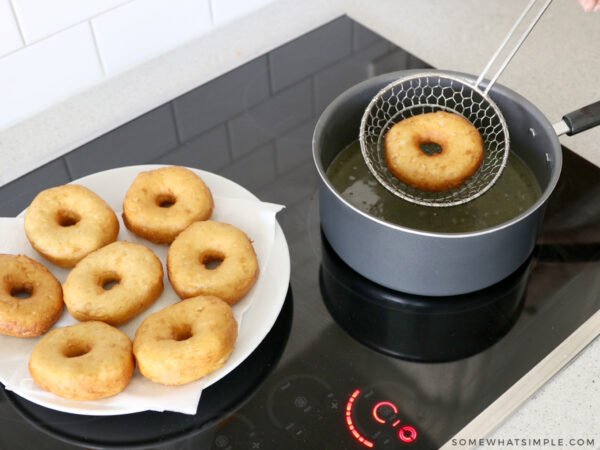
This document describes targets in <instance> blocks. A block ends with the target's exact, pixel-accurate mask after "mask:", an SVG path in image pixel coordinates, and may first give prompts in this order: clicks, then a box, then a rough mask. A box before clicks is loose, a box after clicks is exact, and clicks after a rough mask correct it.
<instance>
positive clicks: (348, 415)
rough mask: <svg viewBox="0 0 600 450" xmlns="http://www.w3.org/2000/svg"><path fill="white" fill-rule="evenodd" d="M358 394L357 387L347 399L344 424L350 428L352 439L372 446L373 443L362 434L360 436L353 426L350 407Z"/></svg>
mask: <svg viewBox="0 0 600 450" xmlns="http://www.w3.org/2000/svg"><path fill="white" fill-rule="evenodd" d="M359 394H360V390H358V389H357V390H355V391H354V392H353V393H352V395H351V396H350V398H349V399H348V403H347V404H346V424H347V425H348V430H350V433H352V436H354V439H356V440H357V441H358V442H360V443H361V444H363V445H364V446H366V447H369V448H372V447H373V443H372V442H371V441H369V440H367V439H365V438H364V436H362V435H361V434H360V433H359V432H358V430H357V429H356V427H355V426H354V421H353V420H352V408H353V406H354V400H356V397H358V396H359Z"/></svg>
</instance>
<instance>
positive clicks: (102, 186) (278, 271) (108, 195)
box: [0, 165, 290, 415]
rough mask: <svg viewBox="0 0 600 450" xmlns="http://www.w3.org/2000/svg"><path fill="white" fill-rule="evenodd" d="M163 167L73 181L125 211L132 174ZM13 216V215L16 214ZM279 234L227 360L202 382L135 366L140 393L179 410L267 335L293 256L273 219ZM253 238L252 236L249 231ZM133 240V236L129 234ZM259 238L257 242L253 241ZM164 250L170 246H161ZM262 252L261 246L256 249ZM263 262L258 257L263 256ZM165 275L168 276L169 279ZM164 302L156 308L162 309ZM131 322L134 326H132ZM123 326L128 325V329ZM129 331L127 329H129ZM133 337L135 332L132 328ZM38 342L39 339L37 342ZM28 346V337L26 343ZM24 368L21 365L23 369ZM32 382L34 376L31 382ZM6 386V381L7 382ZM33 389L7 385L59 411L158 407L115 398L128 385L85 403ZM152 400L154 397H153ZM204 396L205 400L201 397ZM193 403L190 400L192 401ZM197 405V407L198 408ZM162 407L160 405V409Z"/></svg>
mask: <svg viewBox="0 0 600 450" xmlns="http://www.w3.org/2000/svg"><path fill="white" fill-rule="evenodd" d="M159 167H164V166H162V165H143V166H130V167H122V168H117V169H112V170H107V171H104V172H98V173H95V174H92V175H89V176H86V177H83V178H80V179H79V180H75V181H73V183H77V184H81V185H83V186H85V187H87V188H89V189H90V190H92V191H93V192H95V193H96V194H98V195H99V196H100V197H102V198H103V199H104V200H105V201H106V202H107V203H108V204H109V205H110V206H111V207H112V208H113V209H114V210H115V211H116V212H118V211H121V209H122V202H123V198H124V197H125V193H126V192H127V190H128V189H129V186H130V185H131V183H132V182H133V179H134V178H135V177H136V176H137V174H138V173H139V172H141V171H146V170H152V169H157V168H159ZM191 170H193V171H194V172H195V173H197V174H198V175H199V176H200V177H202V179H203V180H204V181H205V183H206V184H207V185H208V186H209V188H210V189H211V192H212V193H213V195H214V196H215V197H226V198H228V199H242V200H251V201H257V200H258V199H257V198H256V197H255V196H254V195H253V194H252V193H250V192H249V191H248V190H246V189H245V188H243V187H241V186H240V185H238V184H236V183H234V182H233V181H230V180H228V179H226V178H224V177H221V176H219V175H215V174H213V173H210V172H205V171H202V170H198V169H191ZM218 206H219V203H218V201H217V199H215V213H216V211H217V208H218ZM23 215H24V211H23V212H22V213H21V214H20V215H19V216H20V217H22V216H23ZM13 220H14V219H13ZM230 223H232V224H233V225H236V226H238V227H239V228H242V229H244V223H234V222H230ZM124 228H125V227H123V226H122V227H121V231H120V233H119V239H122V233H129V232H128V230H126V229H124ZM274 230H275V233H274V234H275V236H274V239H273V242H272V247H271V249H270V250H271V251H270V254H268V255H267V258H266V261H263V263H264V268H263V267H261V273H260V276H259V278H258V281H257V283H256V285H255V286H254V287H253V288H252V290H251V291H250V293H249V294H248V295H247V297H248V298H250V299H251V302H250V303H248V304H247V305H244V304H243V302H244V300H246V298H245V299H243V300H242V301H240V302H239V303H238V304H236V305H234V306H233V310H234V315H236V318H238V319H239V318H241V314H243V320H241V325H240V328H239V333H238V339H237V341H236V345H235V348H234V350H233V352H232V354H231V356H230V358H229V359H228V361H227V363H226V364H225V365H224V366H223V367H222V368H221V369H219V370H218V371H216V372H213V373H212V374H210V375H208V376H207V377H205V378H203V379H201V380H199V381H198V382H195V383H191V384H189V385H184V386H162V385H157V384H156V383H152V382H150V381H149V380H147V379H145V378H144V377H142V375H141V374H139V373H138V372H137V370H136V372H135V373H134V380H137V381H136V383H137V384H136V387H134V388H133V389H134V390H135V392H136V394H138V395H139V393H140V392H144V389H148V390H149V392H154V390H156V391H157V393H156V394H153V395H156V396H157V398H161V397H164V403H165V407H164V408H163V409H164V410H177V409H173V407H172V403H173V402H175V403H176V402H177V401H181V402H185V401H186V397H189V392H190V391H189V390H190V389H193V390H194V392H195V393H196V394H197V396H198V395H199V393H200V392H201V390H202V389H203V388H206V387H208V386H210V385H211V384H213V383H215V382H217V381H218V380H220V379H221V378H223V377H224V376H225V375H227V374H228V373H229V372H231V371H232V370H233V369H235V368H236V367H237V366H238V365H239V364H240V363H241V362H242V361H244V360H245V359H246V358H247V357H248V356H249V355H250V353H252V351H254V349H256V347H257V346H258V345H259V344H260V343H261V341H262V340H263V339H264V337H265V336H266V335H267V333H268V332H269V330H270V329H271V328H272V326H273V324H274V323H275V320H276V319H277V317H278V315H279V312H280V311H281V308H282V306H283V302H284V300H285V297H286V294H287V290H288V286H289V280H290V256H289V250H288V246H287V242H286V240H285V237H284V235H283V232H282V230H281V227H280V226H279V224H278V223H277V221H275V223H274ZM251 237H252V236H251ZM130 240H134V239H130ZM137 242H140V243H143V244H144V245H147V246H148V247H151V248H153V247H152V246H153V244H151V243H149V242H147V241H144V240H142V239H140V238H138V239H137ZM256 244H260V243H256V242H255V246H256ZM163 247H164V248H165V249H166V248H167V247H166V246H163ZM257 253H258V251H257ZM35 259H37V260H39V261H41V262H42V263H44V264H45V265H46V266H47V267H49V268H51V267H50V266H52V265H51V264H50V263H48V262H47V261H44V260H43V259H41V258H39V257H37V258H35ZM259 262H260V258H259ZM53 269H54V267H52V268H51V271H52V272H53V273H54V272H57V271H60V270H61V269H59V268H57V270H53ZM64 276H65V274H61V276H59V279H61V278H63V279H64ZM165 280H166V278H165ZM165 295H167V296H169V295H171V296H173V297H174V298H172V299H170V298H169V299H168V300H169V302H170V303H176V302H177V301H179V299H178V298H177V297H176V296H175V294H174V292H173V291H172V288H171V287H170V285H168V281H165V292H164V293H163V295H162V296H161V298H160V299H159V300H158V301H157V303H159V302H161V301H163V300H164V299H163V297H165ZM162 307H164V306H161V307H160V308H158V309H162ZM155 310H157V306H155V305H154V306H153V307H151V308H150V309H149V310H147V311H145V312H144V313H142V314H141V315H140V316H139V317H136V318H134V319H133V320H132V322H130V323H129V324H126V325H124V326H123V327H121V328H124V327H127V326H128V325H129V326H130V327H131V326H133V325H135V326H136V328H137V326H139V323H141V321H142V320H143V318H145V317H146V316H147V315H148V314H150V313H152V312H154V311H155ZM65 316H68V320H67V323H68V321H69V320H72V321H73V322H75V320H74V319H72V317H71V316H70V315H69V313H68V311H67V310H66V309H65V312H64V313H63V317H62V318H61V320H60V321H59V323H58V324H57V325H59V326H64V325H60V323H61V322H64V318H65ZM132 323H133V325H132ZM124 331H125V330H124ZM126 332H127V331H126ZM128 334H129V335H130V337H131V334H132V333H131V331H129V333H128ZM0 339H12V340H13V341H11V343H12V344H17V345H18V344H20V342H16V341H14V339H17V340H18V338H10V337H4V336H0ZM19 341H22V342H23V341H29V342H31V341H32V340H19ZM35 342H37V341H35ZM23 345H25V342H23ZM21 372H22V373H24V372H23V369H21ZM32 383H33V382H32V381H31V384H32ZM132 384H134V383H133V380H132V383H131V384H130V385H129V386H128V388H127V389H129V388H130V387H131V386H132ZM7 387H8V386H7ZM30 387H31V389H37V391H38V392H35V395H32V392H33V391H32V390H31V389H30V388H27V387H26V386H25V388H23V389H20V388H19V385H12V386H10V387H8V388H9V389H11V390H13V391H14V392H15V393H17V394H18V395H20V396H21V397H24V398H26V399H27V400H30V401H32V402H34V403H36V404H39V405H42V406H45V407H48V408H51V409H55V410H58V411H63V412H69V413H75V414H84V415H119V414H129V413H135V412H141V411H145V410H148V409H154V410H157V408H155V407H152V408H148V407H147V405H144V404H141V405H140V404H139V403H137V402H135V401H133V402H127V404H124V403H125V402H116V403H117V404H115V400H114V399H117V398H118V397H119V396H121V395H122V394H125V393H127V389H126V390H125V391H124V393H122V394H118V395H117V396H115V397H111V398H109V399H102V400H95V401H87V402H74V401H69V400H66V399H61V398H59V397H57V396H54V395H53V394H49V393H45V392H43V393H40V392H39V388H37V386H33V385H31V386H30ZM170 395H173V397H174V398H173V399H171V397H170ZM153 399H154V397H153ZM200 401H201V400H200ZM188 402H189V401H188ZM195 408H196V407H195V406H194V407H193V410H194V411H195ZM186 409H187V411H188V413H189V412H190V405H189V404H188V405H187V407H186ZM158 410H160V409H158Z"/></svg>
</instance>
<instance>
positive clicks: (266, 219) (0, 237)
mask: <svg viewBox="0 0 600 450" xmlns="http://www.w3.org/2000/svg"><path fill="white" fill-rule="evenodd" d="M214 200H215V209H214V211H213V215H212V217H211V220H216V221H219V222H226V223H230V224H232V225H235V226H236V227H238V228H240V229H241V230H242V231H244V232H245V233H246V234H247V235H248V237H249V238H250V239H251V240H252V243H253V246H254V250H255V251H256V256H257V258H258V263H259V269H260V274H259V277H258V281H257V282H256V284H255V285H254V286H253V287H252V289H251V290H250V291H249V292H248V294H246V296H245V297H244V298H243V299H242V300H240V301H239V302H238V303H236V304H235V305H234V306H233V313H234V316H235V318H236V320H237V322H238V326H239V327H240V328H241V327H242V326H243V322H242V319H243V315H244V312H245V311H247V310H248V309H249V308H251V307H252V306H253V305H254V304H255V303H256V302H265V300H264V299H265V298H266V299H267V300H266V301H268V292H263V286H264V285H265V283H266V281H267V279H268V278H269V277H277V276H278V274H277V273H267V272H266V271H265V268H266V267H267V262H268V260H269V257H270V254H271V251H272V248H273V244H274V237H275V227H276V220H275V215H276V214H277V212H278V211H280V210H281V209H282V208H283V206H281V205H275V204H272V203H264V202H260V201H258V200H252V199H240V198H228V197H220V196H218V195H214ZM117 216H118V217H119V224H120V227H121V228H120V231H119V236H118V240H126V241H130V242H136V243H139V244H142V245H145V246H147V247H149V248H150V249H151V250H152V251H153V252H154V253H155V254H156V255H157V256H158V258H159V259H160V260H161V262H162V263H163V270H164V272H165V277H164V285H165V290H164V292H163V294H162V295H161V296H160V298H159V299H158V300H157V301H156V302H155V303H154V304H153V305H152V306H151V307H150V308H149V309H148V310H146V311H144V312H143V313H141V314H140V315H138V316H137V317H135V318H133V319H132V320H131V321H130V322H129V323H127V324H125V325H122V326H120V327H119V328H120V329H121V330H122V331H123V332H125V333H126V334H127V335H128V336H129V337H130V338H132V339H133V337H134V336H135V331H136V330H137V328H138V326H139V325H140V324H141V322H142V321H143V320H144V318H146V317H147V316H148V315H149V314H152V313H153V312H156V311H160V310H161V309H163V308H165V307H166V306H168V305H171V304H174V303H177V302H178V301H179V297H177V295H176V294H175V292H174V291H173V288H172V287H171V285H170V283H169V281H168V278H167V275H166V272H167V271H166V260H167V250H168V246H166V245H157V244H152V243H150V242H148V241H146V240H144V239H141V238H139V237H137V236H135V235H134V234H133V233H131V232H130V231H129V230H128V229H127V228H126V227H125V226H124V225H123V222H122V220H121V218H120V214H117ZM0 253H8V254H24V255H27V256H29V257H30V258H32V259H34V260H36V261H38V262H40V263H42V264H43V265H44V266H46V267H47V268H48V270H50V271H51V272H52V273H53V274H54V276H56V278H58V280H59V281H60V282H61V283H62V282H64V281H65V280H66V278H67V275H68V274H69V269H62V268H59V267H57V266H55V265H53V264H51V263H50V262H49V261H46V260H45V259H44V258H42V257H41V256H40V255H39V254H38V253H37V252H36V251H35V250H34V249H33V248H32V247H31V245H30V244H29V241H28V240H27V237H26V236H25V231H24V225H23V219H22V218H0ZM267 306H268V305H267ZM75 323H78V322H77V320H75V319H74V318H73V317H72V316H71V315H70V314H69V312H68V311H67V309H66V308H65V311H64V312H63V314H62V316H61V318H60V319H59V320H58V322H57V323H56V325H55V326H54V328H57V327H64V326H68V325H72V324H75ZM256 331H257V333H264V334H266V332H267V331H268V330H262V329H261V327H260V326H257V327H256ZM39 339H40V338H29V339H24V338H15V337H10V336H3V335H0V361H1V364H0V382H2V383H3V384H4V385H5V387H6V389H8V390H11V391H14V392H15V393H17V394H19V395H20V396H22V397H24V398H26V399H28V400H30V401H32V402H34V403H37V404H39V405H42V406H46V407H49V408H52V409H56V410H59V411H64V412H71V413H75V414H88V415H116V414H127V413H132V412H139V411H145V410H152V411H175V412H180V413H184V414H194V413H195V412H196V408H197V405H198V401H199V399H200V395H201V393H202V389H203V388H205V387H207V386H210V385H211V384H212V383H214V382H216V381H217V380H219V379H221V378H222V377H223V376H225V375H226V374H227V373H229V372H230V371H231V370H233V369H234V368H235V367H236V366H237V365H238V364H239V363H241V362H242V361H243V359H244V358H245V356H248V355H249V354H250V353H251V352H252V350H254V348H250V347H251V346H252V345H253V344H249V343H247V342H240V340H239V339H238V341H237V342H236V345H235V348H234V350H233V353H232V354H231V356H230V358H229V360H228V361H227V362H226V363H225V365H224V366H223V367H222V368H221V369H219V370H217V371H215V372H213V373H212V374H209V375H207V376H206V377H204V378H202V379H200V380H198V381H196V382H193V383H189V384H186V385H182V386H163V385H160V384H157V383H153V382H152V381H150V380H148V379H146V378H144V377H143V376H142V375H141V374H140V373H139V372H138V371H137V370H136V371H135V373H134V375H133V377H132V379H131V383H130V384H129V385H128V386H127V388H126V389H125V390H124V391H123V392H122V393H120V394H118V395H116V396H114V397H109V398H105V399H100V400H94V401H86V402H76V401H71V400H66V399H62V398H60V397H57V396H55V395H54V394H51V393H49V392H46V391H44V390H43V389H41V388H40V387H39V386H37V385H36V384H35V383H34V382H33V380H32V379H31V377H30V375H29V370H28V368H27V364H28V361H29V356H30V354H31V351H32V350H33V348H34V347H35V345H36V343H37V342H38V341H39ZM258 342H260V340H259V341H258ZM254 347H255V345H254Z"/></svg>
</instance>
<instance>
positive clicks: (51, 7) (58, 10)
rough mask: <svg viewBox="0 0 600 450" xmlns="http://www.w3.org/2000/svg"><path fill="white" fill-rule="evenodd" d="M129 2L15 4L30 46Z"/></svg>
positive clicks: (35, 0)
mask: <svg viewBox="0 0 600 450" xmlns="http://www.w3.org/2000/svg"><path fill="white" fill-rule="evenodd" d="M127 1H130V0H51V1H48V0H12V3H13V6H14V8H15V13H16V15H17V18H18V20H19V23H20V25H21V30H22V31H23V37H24V38H25V42H26V43H27V44H30V43H33V42H35V41H39V40H40V39H43V38H45V37H47V36H49V35H51V34H53V33H56V32H57V31H61V30H64V29H65V28H68V27H70V26H71V25H75V24H77V23H79V22H82V21H84V20H87V19H89V18H91V17H94V16H95V15H97V14H99V13H101V12H104V11H107V10H109V9H111V8H114V7H115V6H118V5H121V4H123V3H126V2H127Z"/></svg>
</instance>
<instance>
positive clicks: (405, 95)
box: [359, 0, 552, 207]
mask: <svg viewBox="0 0 600 450" xmlns="http://www.w3.org/2000/svg"><path fill="white" fill-rule="evenodd" d="M551 2H552V0H544V3H543V5H542V7H541V9H540V10H539V11H538V12H537V13H536V15H535V17H534V18H533V19H532V20H531V22H530V23H529V25H528V26H527V27H526V30H525V31H524V32H523V33H522V35H521V36H520V38H519V39H518V42H517V43H516V45H515V46H514V48H512V50H511V51H510V52H509V54H508V56H507V57H506V58H505V59H504V61H503V63H502V64H501V66H500V68H499V69H498V71H497V73H496V74H495V75H494V77H493V78H492V79H491V80H490V81H489V82H487V86H486V87H485V89H482V88H480V87H479V85H480V84H481V83H483V78H484V77H485V75H486V74H487V72H488V71H489V69H490V67H491V66H492V65H493V63H494V62H495V61H496V59H497V58H498V56H499V55H500V54H501V53H502V50H503V49H504V48H505V47H506V45H507V44H508V42H509V41H511V38H512V36H513V34H514V33H515V31H516V30H517V29H518V27H519V25H520V24H521V23H522V22H523V20H524V19H525V17H527V16H528V13H529V11H530V10H531V8H532V7H533V6H534V4H536V3H538V0H530V1H529V3H528V5H527V7H526V8H525V10H524V11H523V12H522V13H521V15H520V16H519V18H518V19H517V21H516V23H515V24H514V25H513V26H512V28H511V30H510V31H509V33H508V34H507V36H506V37H505V39H504V41H503V42H502V43H501V45H500V47H499V48H498V49H497V50H496V52H495V53H494V55H493V56H492V58H491V60H490V61H489V62H488V64H487V65H486V67H485V68H484V70H483V72H482V73H481V75H480V76H479V78H478V79H477V80H476V81H475V82H473V81H472V80H467V79H461V78H457V77H455V76H452V75H450V74H445V73H443V72H437V71H430V72H422V73H416V74H415V73H413V74H411V75H408V76H406V77H403V78H401V79H399V80H396V81H394V82H392V83H390V84H388V85H387V86H385V87H384V88H383V89H381V90H380V91H379V92H378V93H377V94H376V95H375V97H373V99H372V100H371V102H370V103H369V104H368V105H367V107H366V109H365V112H364V114H363V118H362V120H361V124H360V133H359V141H360V147H361V152H362V154H363V158H364V160H365V163H366V165H367V167H368V169H369V171H370V172H371V173H372V174H373V176H374V177H375V179H376V180H377V181H378V182H379V183H380V184H381V185H382V186H383V187H385V188H386V189H387V190H389V191H390V192H391V193H393V194H394V195H396V196H398V197H400V198H403V199H404V200H407V201H410V202H412V203H416V204H420V205H424V206H435V207H448V206H455V205H460V204H463V203H467V202H470V201H472V200H474V199H475V198H477V197H479V196H481V195H483V194H484V193H485V192H487V191H488V190H489V189H490V188H491V187H492V186H493V185H494V183H495V182H496V180H497V179H498V178H499V177H500V175H501V174H502V172H503V170H504V167H505V166H506V163H507V161H508V154H509V149H510V136H509V133H508V127H507V125H506V121H505V120H504V117H503V116H502V112H501V111H500V109H499V108H498V106H497V105H496V104H495V103H494V101H493V100H492V99H491V98H490V96H489V95H488V92H489V90H490V89H491V88H492V86H493V85H494V83H495V82H496V80H497V79H498V77H499V76H500V74H501V73H502V72H503V71H504V69H505V68H506V66H507V65H508V63H509V62H510V60H511V59H512V58H513V57H514V55H515V54H516V52H517V50H518V49H519V47H520V46H521V45H522V44H523V42H524V41H525V39H526V38H527V36H528V35H529V34H530V33H531V30H532V29H533V28H534V26H535V25H536V23H537V22H538V21H539V19H540V18H541V16H542V15H543V14H544V12H545V11H546V9H547V8H548V6H549V5H550V3H551ZM440 110H443V111H447V112H450V113H454V114H458V115H460V116H463V117H464V118H466V119H467V120H468V121H469V122H471V123H472V124H473V125H474V126H475V128H477V131H479V133H480V134H481V137H482V139H483V144H484V148H485V155H484V159H483V162H482V164H481V166H480V167H479V169H478V170H477V171H476V172H475V173H474V174H473V175H472V176H471V177H469V178H468V179H467V180H465V181H464V183H463V184H462V185H461V186H459V187H457V188H454V189H450V190H447V191H424V190H421V189H418V188H417V187H414V186H410V185H408V184H406V183H404V182H402V181H400V180H399V179H398V178H396V177H395V176H394V175H393V174H392V173H391V172H390V170H389V169H388V167H387V161H386V150H385V136H386V134H387V132H388V131H389V130H390V128H392V127H393V126H394V125H395V124H396V123H398V122H400V121H402V120H404V119H407V118H409V117H413V116H415V115H418V114H425V113H430V112H435V111H440ZM423 167H425V169H424V170H427V167H426V166H422V167H421V168H420V169H421V171H422V170H423Z"/></svg>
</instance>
